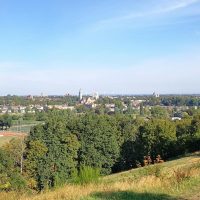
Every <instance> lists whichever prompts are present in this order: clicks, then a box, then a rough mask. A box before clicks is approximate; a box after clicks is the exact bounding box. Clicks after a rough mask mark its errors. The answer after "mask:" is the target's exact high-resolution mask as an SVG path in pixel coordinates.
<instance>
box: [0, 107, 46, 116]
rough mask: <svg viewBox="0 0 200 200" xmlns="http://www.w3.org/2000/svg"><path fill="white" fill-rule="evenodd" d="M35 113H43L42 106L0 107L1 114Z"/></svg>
mask: <svg viewBox="0 0 200 200" xmlns="http://www.w3.org/2000/svg"><path fill="white" fill-rule="evenodd" d="M36 110H37V111H44V106H41V105H28V106H7V105H1V106H0V113H1V114H6V113H8V114H12V113H13V114H25V113H35V112H36Z"/></svg>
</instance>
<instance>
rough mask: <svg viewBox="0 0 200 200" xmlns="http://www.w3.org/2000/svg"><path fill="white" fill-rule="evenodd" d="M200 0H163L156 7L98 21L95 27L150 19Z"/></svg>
mask: <svg viewBox="0 0 200 200" xmlns="http://www.w3.org/2000/svg"><path fill="white" fill-rule="evenodd" d="M198 2H200V0H167V1H162V3H161V4H159V5H157V6H156V7H154V8H149V10H146V11H142V12H136V11H133V12H131V13H129V14H127V15H124V16H116V17H113V18H109V19H104V20H100V21H98V22H97V23H96V24H95V25H94V27H93V29H94V30H96V31H98V30H101V29H104V28H108V27H112V26H113V25H116V26H118V25H119V24H120V23H124V22H128V21H134V20H138V19H146V18H147V19H148V18H149V17H155V16H157V15H161V14H167V13H170V12H174V11H177V10H181V9H184V8H187V7H189V6H191V5H192V4H195V3H198Z"/></svg>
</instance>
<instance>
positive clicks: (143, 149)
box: [0, 110, 200, 190]
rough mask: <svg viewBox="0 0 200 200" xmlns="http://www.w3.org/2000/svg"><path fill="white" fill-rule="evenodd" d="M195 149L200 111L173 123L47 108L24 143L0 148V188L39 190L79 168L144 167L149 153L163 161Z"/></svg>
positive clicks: (199, 133) (113, 169)
mask: <svg viewBox="0 0 200 200" xmlns="http://www.w3.org/2000/svg"><path fill="white" fill-rule="evenodd" d="M23 144H24V145H23ZM196 150H200V115H195V116H193V117H191V118H186V119H183V120H181V121H175V122H174V121H170V120H169V119H159V118H152V119H149V120H144V119H143V118H137V119H133V117H132V115H124V114H115V115H107V114H97V113H94V112H89V113H85V114H77V113H74V112H71V111H58V110H51V111H48V113H47V116H46V120H45V124H40V125H37V126H35V127H34V128H33V129H32V130H31V132H30V134H29V136H28V137H27V138H26V139H25V141H24V143H23V141H22V139H19V140H18V142H17V141H16V140H15V141H11V142H10V143H8V144H6V145H4V147H2V148H1V150H0V161H1V162H0V176H1V181H0V189H2V190H3V189H5V190H12V189H20V188H24V187H27V188H28V187H29V188H31V189H36V190H43V189H47V188H52V187H56V186H59V185H62V184H65V183H66V182H68V181H71V180H73V178H74V177H75V176H76V175H77V174H78V173H79V171H80V169H81V168H82V167H83V166H89V167H93V168H96V169H97V168H98V169H99V170H100V173H101V174H102V175H107V174H111V173H115V172H120V171H124V170H128V169H132V168H134V167H137V166H143V165H144V157H147V156H149V157H151V159H152V160H156V158H158V156H159V157H160V158H162V159H163V160H167V159H169V158H172V157H175V156H178V155H182V154H184V153H187V152H192V151H196ZM22 160H23V162H22Z"/></svg>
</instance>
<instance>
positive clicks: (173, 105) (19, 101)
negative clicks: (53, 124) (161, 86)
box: [0, 89, 200, 120]
mask: <svg viewBox="0 0 200 200" xmlns="http://www.w3.org/2000/svg"><path fill="white" fill-rule="evenodd" d="M199 106H200V96H199V95H159V94H158V93H156V92H153V93H152V95H99V93H98V92H94V93H93V94H91V95H85V94H84V92H83V90H82V89H80V90H79V92H77V95H70V94H66V95H49V96H44V95H43V94H41V95H40V96H32V95H27V96H17V95H7V96H1V97H0V114H1V115H3V114H10V115H13V116H20V115H27V116H31V115H35V114H36V113H41V112H46V111H48V110H51V109H57V110H71V111H74V112H77V113H85V112H89V111H93V112H96V113H98V114H100V113H103V114H109V115H112V114H116V113H121V114H122V113H123V114H130V115H133V117H135V118H136V117H137V116H143V117H146V118H147V119H148V118H150V117H156V116H157V117H164V118H171V119H172V120H181V119H182V118H183V117H187V116H189V115H190V113H191V112H194V111H195V110H198V108H199Z"/></svg>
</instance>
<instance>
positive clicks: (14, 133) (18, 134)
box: [0, 131, 27, 137]
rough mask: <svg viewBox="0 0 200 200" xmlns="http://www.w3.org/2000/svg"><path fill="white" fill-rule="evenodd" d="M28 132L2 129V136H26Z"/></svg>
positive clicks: (0, 134)
mask: <svg viewBox="0 0 200 200" xmlns="http://www.w3.org/2000/svg"><path fill="white" fill-rule="evenodd" d="M26 135H27V134H25V133H18V132H12V131H0V136H2V137H9V136H17V137H24V136H26Z"/></svg>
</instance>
